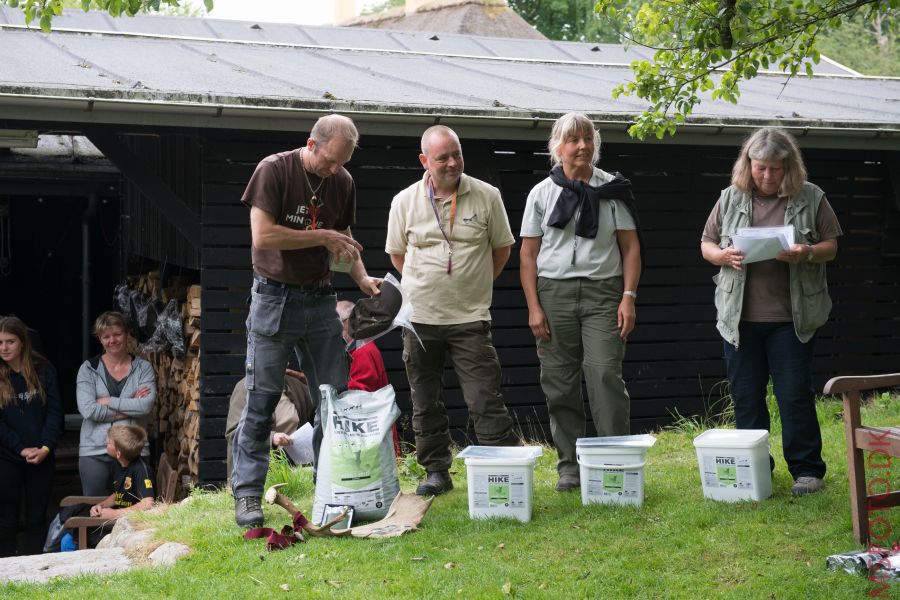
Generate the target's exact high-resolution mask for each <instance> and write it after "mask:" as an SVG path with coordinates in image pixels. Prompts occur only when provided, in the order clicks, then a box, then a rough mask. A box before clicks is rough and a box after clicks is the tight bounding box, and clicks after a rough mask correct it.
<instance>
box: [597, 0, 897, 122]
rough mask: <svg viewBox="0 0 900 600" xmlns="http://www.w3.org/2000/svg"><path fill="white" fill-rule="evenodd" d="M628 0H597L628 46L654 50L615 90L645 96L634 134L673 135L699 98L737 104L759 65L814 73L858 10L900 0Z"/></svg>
mask: <svg viewBox="0 0 900 600" xmlns="http://www.w3.org/2000/svg"><path fill="white" fill-rule="evenodd" d="M628 5H629V3H628V2H627V1H625V0H600V1H599V2H598V3H597V5H596V11H597V13H598V14H600V15H602V16H604V17H606V18H608V19H610V20H612V21H614V22H616V24H617V26H618V28H619V30H620V31H622V32H627V33H623V37H624V38H625V40H626V44H637V45H640V46H644V47H647V48H650V49H652V50H655V53H654V55H653V60H652V61H650V60H639V61H635V62H633V63H632V64H631V67H632V69H633V71H634V79H633V80H631V81H627V82H625V83H623V84H621V85H619V86H616V88H615V89H614V90H613V96H614V97H619V96H622V95H633V96H637V97H638V98H642V99H644V100H647V101H649V102H650V106H649V107H648V108H647V110H645V111H644V112H643V113H642V114H640V115H639V116H638V118H637V120H636V122H635V123H634V125H632V126H631V128H630V129H629V134H630V135H631V136H633V137H636V138H639V139H643V138H645V137H647V136H648V135H655V136H656V137H658V138H660V139H661V138H663V137H664V136H665V135H666V134H669V135H674V134H675V132H676V130H677V129H678V126H679V125H681V124H683V123H684V122H685V119H686V118H687V117H688V115H690V114H691V113H692V112H693V110H694V108H695V107H696V106H697V105H698V104H699V103H700V102H701V95H702V94H707V93H708V94H709V96H710V97H711V99H712V100H724V101H727V102H731V103H733V104H734V103H737V101H738V98H739V97H740V84H741V82H743V81H748V80H750V79H753V78H754V77H756V76H757V75H758V74H759V72H760V71H762V70H770V69H777V70H779V71H781V72H783V73H786V74H788V75H789V76H790V77H793V76H795V75H798V74H804V73H805V74H806V75H808V76H812V74H813V66H814V65H815V64H817V63H818V62H819V60H820V55H819V51H818V50H817V47H816V42H817V40H818V39H819V37H820V36H821V35H822V34H823V33H825V32H828V31H832V30H835V29H837V28H839V27H840V26H841V25H842V24H843V23H844V22H845V21H846V20H848V19H850V18H852V17H854V16H855V15H857V14H864V15H867V16H874V15H877V14H879V13H881V12H883V11H888V10H894V9H896V8H898V7H900V0H653V1H651V2H646V3H644V5H643V6H642V7H641V8H640V9H639V10H637V11H630V10H627V9H628V8H629V6H628Z"/></svg>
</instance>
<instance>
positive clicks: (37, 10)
mask: <svg viewBox="0 0 900 600" xmlns="http://www.w3.org/2000/svg"><path fill="white" fill-rule="evenodd" d="M0 4H5V5H7V6H9V7H10V8H20V9H21V10H22V12H23V13H24V14H25V23H26V24H28V25H30V24H32V23H34V22H35V21H37V23H38V24H39V25H40V27H41V29H42V30H43V31H44V32H45V33H50V26H51V23H52V21H53V17H57V16H59V15H61V14H62V11H63V8H81V9H82V10H84V11H85V12H86V11H88V10H90V9H92V8H96V9H99V10H104V11H106V12H108V13H109V14H110V16H113V17H120V16H122V15H128V16H129V17H133V16H134V15H136V14H138V13H140V12H165V13H169V14H188V15H190V14H195V12H196V11H195V9H193V8H192V7H190V6H189V3H188V2H187V1H186V0H74V1H73V0H0ZM203 4H204V6H205V7H206V10H207V11H210V10H212V7H213V0H203Z"/></svg>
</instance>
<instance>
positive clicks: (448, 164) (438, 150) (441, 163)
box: [419, 125, 465, 194]
mask: <svg viewBox="0 0 900 600" xmlns="http://www.w3.org/2000/svg"><path fill="white" fill-rule="evenodd" d="M419 162H421V163H422V167H423V168H424V169H425V170H426V171H428V173H429V175H431V184H432V185H433V186H434V190H435V192H436V193H441V194H445V193H452V192H454V191H456V187H457V185H458V184H459V179H460V177H461V176H462V172H463V168H464V166H465V164H464V162H463V155H462V146H461V145H460V143H459V136H457V135H456V132H455V131H453V130H452V129H450V128H449V127H447V126H446V125H433V126H431V127H429V128H428V129H426V130H425V133H423V134H422V154H420V155H419Z"/></svg>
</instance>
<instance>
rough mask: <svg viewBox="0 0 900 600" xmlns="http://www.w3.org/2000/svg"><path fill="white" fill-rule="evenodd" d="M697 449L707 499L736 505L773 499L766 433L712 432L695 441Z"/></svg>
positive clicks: (749, 431)
mask: <svg viewBox="0 0 900 600" xmlns="http://www.w3.org/2000/svg"><path fill="white" fill-rule="evenodd" d="M694 447H695V448H696V449H697V463H698V466H699V467H700V480H701V482H702V483H703V495H704V496H705V497H707V498H710V499H712V500H722V501H725V502H736V501H738V500H764V499H765V498H768V497H769V496H771V495H772V471H771V470H770V468H769V432H768V431H766V430H765V429H710V430H708V431H704V432H703V433H701V434H700V435H698V436H697V437H696V438H694Z"/></svg>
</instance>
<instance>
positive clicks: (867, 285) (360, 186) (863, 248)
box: [201, 132, 900, 481]
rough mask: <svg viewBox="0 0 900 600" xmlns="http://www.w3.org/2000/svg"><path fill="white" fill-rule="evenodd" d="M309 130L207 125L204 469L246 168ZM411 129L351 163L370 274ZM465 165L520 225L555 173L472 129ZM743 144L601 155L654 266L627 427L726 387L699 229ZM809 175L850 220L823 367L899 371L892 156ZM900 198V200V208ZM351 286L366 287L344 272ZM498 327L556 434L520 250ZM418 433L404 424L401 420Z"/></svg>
mask: <svg viewBox="0 0 900 600" xmlns="http://www.w3.org/2000/svg"><path fill="white" fill-rule="evenodd" d="M302 141H303V138H302V137H298V136H286V135H284V136H277V135H275V136H273V135H268V136H267V139H266V140H265V141H260V139H259V138H258V137H257V136H252V135H249V134H245V133H234V132H208V133H206V134H205V136H204V140H203V173H204V180H203V188H202V193H201V196H202V198H203V204H202V211H201V214H202V222H203V247H202V251H201V264H202V273H201V283H202V285H203V298H202V303H203V318H202V328H203V335H202V337H201V340H202V359H203V363H202V370H201V414H202V419H203V420H202V425H201V438H202V439H201V479H202V480H204V481H218V480H220V479H222V478H223V477H224V465H223V460H224V445H222V444H221V443H220V439H221V436H222V435H223V432H224V419H225V416H226V412H227V407H228V402H227V398H228V395H229V394H230V392H231V389H232V387H233V385H234V382H235V381H237V380H238V379H239V378H240V377H241V376H242V370H243V361H244V349H245V344H246V339H245V329H244V319H245V317H246V308H247V306H246V297H247V294H248V287H249V282H250V253H249V226H248V213H247V209H246V208H244V207H243V206H241V205H240V197H241V194H242V193H243V190H244V186H245V185H246V182H247V179H248V178H249V176H250V174H251V173H252V172H253V169H254V167H255V165H256V164H257V162H258V161H259V160H260V159H262V158H263V157H265V156H266V155H268V154H270V153H273V152H278V151H282V150H285V149H288V148H291V147H295V146H296V145H297V144H298V143H299V142H302ZM418 143H419V140H418V139H414V138H397V137H375V136H364V137H363V139H362V140H361V146H360V148H359V149H358V150H357V151H356V153H355V154H354V156H353V160H352V162H351V163H350V165H348V168H349V169H350V171H351V173H352V174H353V176H354V179H355V181H356V184H357V190H358V211H357V225H356V226H355V227H354V235H355V237H357V239H359V240H360V241H361V243H363V245H364V246H365V248H366V249H365V251H364V253H363V258H364V260H365V262H366V265H367V267H368V269H369V272H370V273H372V274H373V275H379V276H380V275H382V274H383V273H384V272H386V271H387V270H389V269H390V268H391V265H390V261H389V259H388V257H387V255H386V254H385V253H384V251H383V246H384V235H385V227H386V223H387V217H388V210H389V207H390V201H391V198H392V197H393V195H394V194H395V193H396V192H397V191H399V190H400V189H402V188H404V187H406V186H407V185H409V184H410V183H412V182H414V181H415V180H416V179H417V178H418V177H419V176H420V174H421V167H420V166H419V163H418V159H417V153H418ZM463 151H464V154H465V158H466V171H467V172H468V173H469V174H471V175H473V176H477V177H480V178H482V179H485V180H488V181H491V182H493V183H494V184H495V185H497V186H498V187H500V188H501V190H502V192H503V195H504V200H505V202H506V206H507V211H508V213H509V217H510V223H511V225H512V228H513V231H514V233H515V234H516V236H517V238H518V231H519V226H520V224H521V219H522V212H523V209H524V206H525V200H526V197H527V194H528V191H529V190H530V189H531V187H532V186H533V185H534V184H535V183H537V182H538V181H540V180H541V179H542V178H543V177H545V176H546V173H547V167H548V165H547V155H546V148H545V147H544V146H543V145H542V144H539V143H529V142H520V141H487V140H463ZM736 153H737V149H736V148H732V147H722V148H720V147H715V146H702V147H701V146H698V147H683V146H674V145H648V144H636V143H635V144H610V145H604V146H603V157H602V159H601V166H602V167H603V168H605V169H608V170H618V171H622V172H623V173H624V174H625V175H626V176H627V177H629V178H631V179H632V181H633V183H634V186H635V194H636V197H637V200H638V204H639V206H640V207H641V220H642V223H643V226H644V230H645V242H646V245H647V247H646V254H647V265H646V270H645V273H644V278H643V281H642V282H641V286H640V289H639V296H640V298H639V300H638V305H637V311H638V324H637V328H636V329H635V331H634V333H633V334H632V335H631V336H630V338H629V345H628V351H627V358H626V362H625V366H624V372H625V377H626V380H627V382H628V387H629V392H630V394H631V398H632V429H633V430H634V431H642V430H647V429H652V428H655V427H658V426H660V425H663V424H665V423H668V422H670V421H671V415H672V413H673V412H674V411H675V410H677V411H678V412H679V413H680V414H683V415H689V414H697V413H702V412H704V411H705V410H706V409H707V408H708V407H709V405H710V404H711V403H713V402H715V401H717V400H718V398H719V395H720V393H721V391H722V389H723V388H722V386H721V385H720V383H721V382H722V380H723V379H724V364H723V361H722V341H721V338H719V336H718V333H717V332H716V330H715V310H714V308H713V305H712V296H713V284H712V280H711V278H712V276H713V275H714V274H715V269H714V268H713V267H712V266H710V265H709V264H707V263H706V262H704V261H703V259H702V258H701V256H700V252H699V240H700V232H701V230H702V227H703V223H704V222H705V220H706V217H707V215H708V214H709V212H710V210H711V208H712V206H713V204H714V203H715V200H716V198H717V197H718V193H719V190H721V189H722V188H724V187H726V186H727V185H728V181H729V177H730V170H731V164H732V162H733V160H734V157H735V156H736ZM805 157H806V160H807V162H808V167H809V171H810V180H811V181H814V182H815V183H817V184H819V185H820V186H821V187H822V188H823V189H825V191H826V193H827V195H828V198H829V200H830V202H831V203H832V205H833V206H834V208H835V211H836V212H837V214H838V218H839V219H840V221H841V224H842V226H843V227H844V230H845V235H844V237H843V238H841V240H840V241H839V245H840V251H839V255H838V259H837V260H836V261H835V262H834V263H832V264H831V265H830V266H829V281H830V287H831V295H832V298H833V299H834V303H835V306H834V311H833V313H832V320H831V322H829V323H828V325H826V326H825V327H824V328H823V329H822V330H821V332H820V335H819V336H818V341H817V344H816V359H815V363H814V376H815V382H816V385H817V386H818V387H821V385H822V383H824V381H825V380H826V379H827V378H828V377H830V376H832V375H834V374H837V373H849V372H851V371H853V372H859V373H873V372H878V371H886V370H889V369H890V370H896V368H897V364H898V360H897V352H896V350H895V348H896V347H897V345H898V342H900V310H898V308H900V307H898V301H900V284H898V281H900V261H898V260H897V259H896V258H890V257H888V256H885V254H884V252H882V247H881V246H882V243H883V236H882V235H881V231H882V226H883V223H884V222H885V221H886V220H887V219H894V220H896V218H897V217H896V215H895V214H894V213H896V210H897V209H896V206H895V204H894V203H893V198H892V190H891V182H890V180H889V171H888V168H887V167H886V165H885V161H886V160H889V159H890V158H891V157H885V156H884V154H883V153H882V152H871V153H869V152H864V151H853V152H850V151H828V150H809V151H806V152H805ZM891 211H893V212H891ZM335 283H336V287H337V288H338V290H339V294H340V295H341V296H342V297H346V298H349V299H356V298H358V296H359V293H358V291H357V290H355V288H354V287H353V285H352V282H350V280H349V278H347V277H345V276H344V275H337V276H336V279H335ZM493 318H494V323H493V326H494V342H495V345H496V346H497V349H498V353H499V355H500V360H501V363H502V364H503V367H504V370H503V390H504V394H505V397H506V401H507V403H508V405H509V406H510V409H511V410H512V411H513V413H514V415H515V417H516V420H517V422H518V423H519V424H520V426H521V427H522V429H523V431H524V432H525V433H526V435H528V436H529V437H544V438H546V437H549V426H548V420H547V410H546V406H545V404H544V400H543V394H542V393H541V389H540V385H539V381H538V374H539V370H538V368H537V357H536V354H535V350H534V341H533V338H532V336H531V334H530V331H529V330H528V328H527V311H526V308H525V301H524V297H523V296H522V293H521V290H520V288H519V282H518V257H517V252H516V251H514V252H513V256H512V258H511V260H510V263H509V265H508V266H507V268H506V270H505V271H504V273H503V274H502V275H501V276H500V278H499V279H498V280H497V282H496V285H495V292H494V308H493ZM378 345H379V347H380V348H381V350H382V354H383V355H384V359H385V365H386V367H387V369H388V374H389V377H390V379H391V382H392V384H393V385H394V387H395V389H396V390H397V400H398V403H399V405H400V407H401V409H402V410H403V411H404V417H403V418H402V419H401V422H402V423H404V425H405V426H407V427H408V415H409V411H410V404H409V391H408V383H407V380H406V375H405V373H404V370H403V364H402V360H401V356H400V355H401V344H400V337H399V335H398V334H397V333H391V334H389V335H388V336H386V337H384V338H382V339H381V340H379V342H378ZM445 382H446V395H445V400H446V402H447V406H448V412H449V415H450V420H451V426H452V427H453V428H454V430H455V433H456V435H457V437H458V438H459V439H460V440H463V439H470V436H471V431H470V429H469V427H468V424H467V413H466V410H465V404H464V402H463V399H462V396H461V394H460V391H459V386H458V383H457V380H456V377H455V375H454V373H453V372H452V369H449V368H448V371H447V372H446V374H445ZM405 433H406V434H407V435H408V436H409V437H410V438H411V432H409V431H406V432H405Z"/></svg>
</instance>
